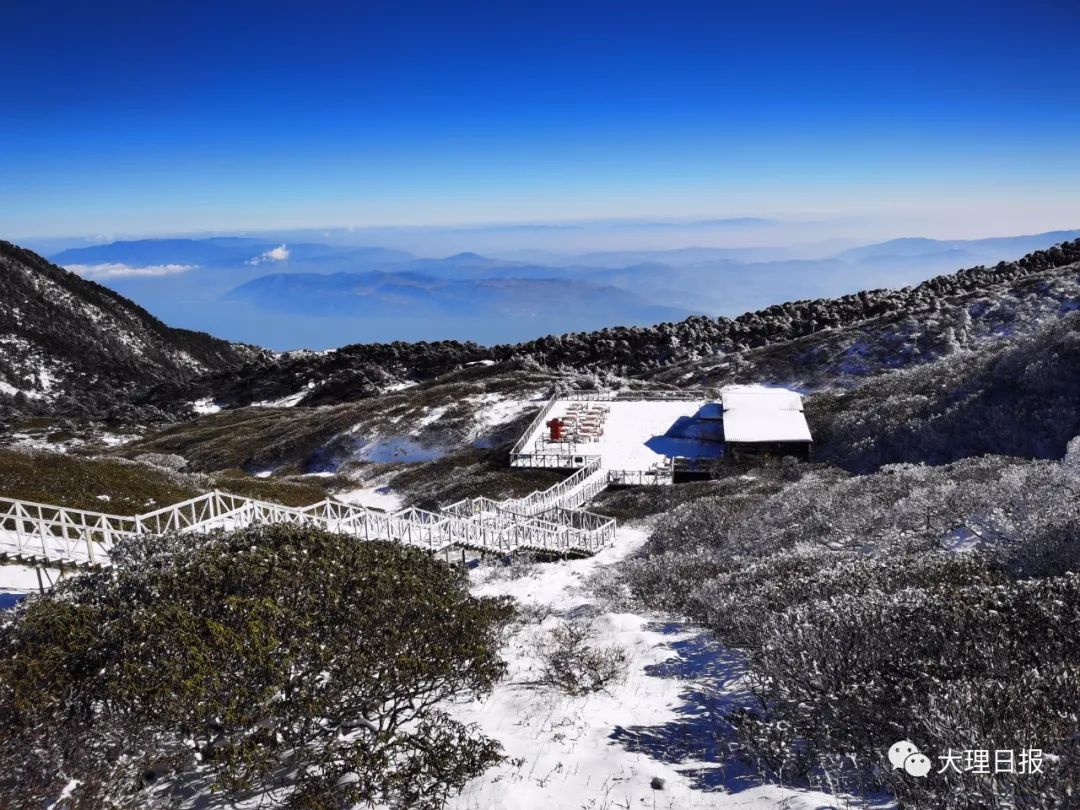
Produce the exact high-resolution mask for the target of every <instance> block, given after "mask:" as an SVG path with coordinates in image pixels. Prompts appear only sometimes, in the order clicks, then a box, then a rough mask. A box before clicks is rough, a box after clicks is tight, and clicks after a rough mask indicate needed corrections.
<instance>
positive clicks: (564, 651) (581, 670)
mask: <svg viewBox="0 0 1080 810" xmlns="http://www.w3.org/2000/svg"><path fill="white" fill-rule="evenodd" d="M592 635H593V634H592V631H591V629H590V628H589V627H588V625H586V624H585V623H583V622H563V623H562V624H560V625H558V626H557V627H555V628H553V629H552V630H550V631H548V633H547V635H546V636H545V637H544V639H543V640H542V641H541V643H540V662H541V667H542V668H541V673H540V682H541V683H543V684H544V685H545V686H549V687H551V688H552V689H557V690H559V691H560V692H564V693H566V694H568V695H587V694H589V693H591V692H600V691H603V690H604V689H606V688H607V687H608V686H610V685H612V684H615V683H618V682H619V681H620V680H622V679H623V678H624V677H625V676H626V671H627V668H628V666H629V661H628V656H627V653H626V650H624V649H623V648H622V647H619V646H618V645H615V644H610V645H605V646H594V645H593V644H591V643H590V641H591V640H592Z"/></svg>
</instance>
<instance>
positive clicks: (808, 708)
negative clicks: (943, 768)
mask: <svg viewBox="0 0 1080 810" xmlns="http://www.w3.org/2000/svg"><path fill="white" fill-rule="evenodd" d="M881 565H882V563H881V562H880V561H875V560H867V562H866V566H865V569H866V570H865V571H864V572H863V571H860V570H858V569H857V568H855V569H851V570H849V571H848V572H847V576H849V577H851V578H856V577H861V576H864V575H865V576H867V577H869V578H871V579H872V578H874V577H875V576H877V575H876V573H875V572H873V571H871V570H870V569H872V568H874V567H878V566H881ZM886 566H887V564H886ZM947 580H948V578H945V581H942V582H941V583H939V584H935V585H924V586H916V587H903V588H899V589H896V587H895V586H896V585H899V582H894V583H893V587H892V588H889V587H885V588H877V587H875V588H874V589H872V590H869V591H867V592H865V593H857V594H856V593H843V594H841V595H836V596H832V597H831V598H827V599H819V600H813V601H808V602H805V603H802V604H797V605H795V606H793V607H790V608H788V609H787V610H782V611H778V612H776V613H772V614H767V615H765V616H763V617H761V621H762V624H763V625H764V626H763V628H762V629H761V631H760V633H759V637H758V643H757V645H756V646H755V647H754V648H753V649H752V650H751V653H750V664H751V677H752V681H753V684H754V688H755V691H756V692H757V694H758V697H759V698H760V700H761V704H762V705H763V706H765V707H766V708H765V710H764V712H763V713H761V714H760V715H759V716H751V715H748V714H744V715H743V716H741V717H739V718H737V725H738V727H739V734H740V738H741V742H742V743H743V745H744V749H745V751H747V752H748V753H749V754H750V755H751V756H753V757H756V758H757V759H758V761H759V763H761V765H762V766H763V767H765V768H767V769H771V770H774V771H777V772H781V773H784V774H785V775H786V776H788V777H791V776H792V775H795V774H796V773H798V772H802V773H803V774H808V773H810V772H811V771H812V770H813V769H814V768H815V767H816V766H817V765H819V764H820V763H825V762H832V763H835V762H837V761H839V760H840V759H842V758H843V757H844V756H845V755H853V757H854V760H851V759H849V763H851V764H850V765H849V771H851V772H853V773H850V774H849V778H851V779H859V780H864V781H865V780H868V781H870V782H871V783H872V784H876V785H880V786H885V787H888V788H889V789H890V790H892V791H893V792H894V793H895V794H896V795H897V796H898V797H899V798H900V799H901V800H902V801H904V802H905V803H906V804H910V805H911V806H927V807H930V806H932V807H939V808H964V810H975V808H984V807H1003V806H1022V807H1047V808H1049V807H1065V806H1070V805H1071V801H1072V799H1074V798H1075V797H1076V796H1077V795H1078V794H1077V791H1078V790H1080V721H1078V719H1077V715H1076V711H1075V707H1076V706H1077V705H1078V701H1080V649H1078V645H1077V644H1076V639H1075V635H1074V634H1075V628H1076V627H1078V626H1080V575H1075V574H1070V575H1068V576H1064V577H1057V578H1051V579H1042V580H1028V581H1022V582H1005V583H999V584H995V583H992V582H982V583H976V584H967V585H964V584H960V583H957V582H950V581H947ZM898 739H911V740H913V741H915V742H916V744H917V745H919V746H920V748H921V750H923V751H924V752H927V753H929V754H931V755H932V756H933V761H934V763H935V767H936V766H938V765H940V762H939V761H938V759H937V757H938V756H941V755H944V754H945V753H946V751H948V750H949V749H952V750H953V751H963V750H965V749H991V750H995V749H1014V750H1023V749H1027V748H1038V749H1042V750H1044V751H1046V752H1047V753H1052V754H1054V755H1056V756H1058V757H1060V759H1057V760H1054V761H1052V762H1047V763H1045V764H1044V773H1043V774H1041V775H1040V774H1024V775H1019V774H995V775H993V776H990V775H985V776H981V775H978V774H974V773H962V774H956V773H951V772H947V773H944V774H937V773H935V774H933V775H932V776H931V778H929V779H926V780H918V779H913V778H911V777H909V776H907V775H905V774H904V773H903V772H902V771H892V770H890V769H889V768H888V766H887V763H886V761H885V759H884V755H885V752H886V751H887V750H888V748H889V746H890V745H891V744H892V743H893V742H895V741H896V740H898Z"/></svg>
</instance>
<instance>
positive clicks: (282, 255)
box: [246, 245, 289, 264]
mask: <svg viewBox="0 0 1080 810" xmlns="http://www.w3.org/2000/svg"><path fill="white" fill-rule="evenodd" d="M287 258H289V249H288V248H287V247H286V246H285V245H278V246H277V247H276V248H272V249H271V250H268V251H266V252H265V253H260V254H259V255H258V256H256V257H255V258H254V259H248V260H247V262H246V263H247V264H264V263H265V262H283V261H285V260H286V259H287Z"/></svg>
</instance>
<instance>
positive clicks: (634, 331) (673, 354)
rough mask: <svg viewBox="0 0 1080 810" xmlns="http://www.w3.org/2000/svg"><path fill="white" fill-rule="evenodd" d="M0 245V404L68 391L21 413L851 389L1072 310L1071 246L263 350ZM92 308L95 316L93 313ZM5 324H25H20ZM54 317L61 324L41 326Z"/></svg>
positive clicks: (1077, 275) (1076, 250)
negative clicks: (816, 291)
mask: <svg viewBox="0 0 1080 810" xmlns="http://www.w3.org/2000/svg"><path fill="white" fill-rule="evenodd" d="M4 255H5V267H6V269H8V272H7V273H6V274H5V279H6V283H7V284H9V285H10V284H12V283H13V282H14V281H16V280H18V281H19V282H20V285H21V286H19V287H18V290H19V292H17V293H16V292H15V289H14V288H13V290H12V293H11V294H10V295H8V296H7V298H6V300H7V301H9V302H13V301H24V302H26V303H24V304H23V305H22V306H21V308H20V307H19V306H15V307H11V306H9V307H8V308H7V309H6V310H4V312H5V315H6V317H7V319H8V327H7V329H6V330H5V332H6V333H7V334H8V336H9V337H8V338H7V339H8V340H9V342H11V345H12V346H13V348H17V350H13V351H11V352H9V353H8V355H10V359H7V360H6V367H5V368H4V369H3V377H0V379H3V380H5V381H6V385H7V386H8V388H7V389H5V391H6V394H5V395H4V396H5V399H6V400H7V401H8V402H9V403H11V402H12V401H13V397H14V393H15V391H16V390H23V391H26V392H27V394H28V395H29V394H39V395H41V394H47V390H46V389H47V388H48V380H49V379H52V378H55V379H57V380H60V381H63V386H62V388H63V390H65V391H66V392H70V393H72V394H74V395H75V397H74V398H69V399H67V400H65V401H64V402H59V403H57V402H53V401H52V400H51V399H50V398H49V397H47V396H39V398H37V399H36V400H35V401H34V402H33V403H31V404H30V405H27V403H25V402H24V405H23V408H22V410H26V411H28V412H42V411H49V412H54V413H62V414H69V415H79V414H82V413H85V412H86V410H87V408H88V407H90V406H88V405H87V403H93V402H97V401H102V402H107V403H113V404H115V403H116V402H117V401H118V400H124V401H127V402H132V403H136V404H137V405H138V406H139V407H145V406H153V407H154V408H156V409H161V410H167V411H171V412H172V413H174V414H175V415H177V416H180V415H183V414H185V413H190V411H188V410H187V409H188V407H189V406H188V405H187V403H189V402H192V401H194V400H197V399H204V398H210V399H213V400H214V401H216V403H217V404H218V405H220V406H223V407H233V406H241V405H245V404H249V403H251V402H257V401H275V400H278V399H281V398H284V397H293V398H295V399H294V401H296V400H298V401H299V402H300V404H304V405H317V404H330V403H335V402H343V401H348V400H350V399H357V398H364V397H370V396H374V395H377V394H378V393H380V392H381V391H385V390H387V389H388V388H393V387H398V386H401V385H404V384H410V383H415V382H422V381H425V380H430V379H433V378H434V377H436V376H438V375H440V374H444V373H446V372H447V371H448V370H451V369H454V368H457V367H459V366H462V365H465V364H468V363H478V362H481V361H484V362H491V363H501V364H505V363H512V364H518V365H521V364H524V365H529V364H534V365H540V366H546V367H549V368H553V369H558V368H565V369H568V370H575V371H578V372H586V373H597V374H602V375H615V376H618V377H623V378H635V377H636V378H644V379H650V380H655V381H656V382H660V383H665V384H670V385H674V386H678V387H685V386H693V385H699V384H713V383H721V382H724V381H727V380H731V379H757V380H775V381H778V382H785V383H787V384H797V385H803V386H806V387H810V388H820V387H829V386H833V385H837V384H839V385H853V384H855V382H857V381H858V380H859V379H861V378H863V377H866V376H869V375H873V374H875V373H877V372H879V371H882V370H887V369H890V368H901V367H905V366H908V365H917V364H921V363H926V362H929V361H932V360H935V359H938V358H940V357H944V356H947V355H949V354H951V353H954V352H956V351H958V350H960V349H963V348H970V347H972V346H976V345H979V344H980V343H981V342H985V341H994V340H999V339H1002V338H1009V337H1013V336H1017V335H1022V334H1027V333H1029V332H1031V331H1033V330H1034V329H1035V328H1036V326H1037V324H1038V323H1039V322H1041V321H1043V320H1045V319H1046V318H1048V317H1051V316H1058V315H1061V314H1064V313H1065V312H1067V311H1069V310H1070V309H1073V308H1076V307H1078V306H1080V268H1078V267H1077V266H1076V263H1077V262H1080V240H1077V241H1074V242H1069V243H1065V244H1062V245H1060V246H1055V247H1053V248H1051V249H1049V250H1045V251H1037V252H1035V253H1032V254H1030V255H1028V256H1026V257H1024V258H1023V259H1020V260H1018V261H1016V262H1001V263H999V264H997V265H995V266H994V267H974V268H970V269H967V270H961V271H959V272H957V273H953V274H950V275H946V276H939V277H936V278H933V279H930V280H928V281H925V282H923V283H922V284H919V285H916V286H914V287H906V288H903V289H899V290H871V291H864V292H860V293H857V294H854V295H846V296H841V297H839V298H833V299H814V300H803V301H792V302H788V303H785V304H778V305H775V306H771V307H767V308H765V309H762V310H759V311H756V312H749V313H746V314H744V315H740V316H739V317H737V318H733V319H732V318H708V317H703V316H697V317H691V318H687V319H685V320H682V321H679V322H673V323H662V324H659V325H657V326H651V327H616V328H609V329H601V330H598V331H595V332H583V333H570V334H565V335H550V336H547V337H543V338H538V339H536V340H531V341H527V342H524V343H516V344H504V345H499V346H493V347H483V346H480V345H477V344H475V343H469V342H460V341H433V342H423V341H421V342H411V343H408V342H395V343H386V344H354V345H350V346H345V347H342V348H340V349H337V350H333V351H329V352H293V353H285V354H281V355H273V354H271V353H269V352H265V351H262V350H257V349H253V348H250V347H245V346H237V345H236V344H230V343H227V342H224V341H220V340H217V339H215V338H211V337H209V336H208V335H202V334H197V333H190V332H186V331H184V330H174V329H170V328H169V327H166V326H165V325H164V324H162V323H161V322H160V321H157V320H156V319H154V318H153V317H152V316H150V315H149V314H148V313H146V312H145V311H144V310H142V309H141V308H139V307H138V306H136V305H134V304H132V303H130V302H129V301H127V300H126V299H124V298H123V297H121V296H119V295H117V294H116V293H113V292H111V291H109V290H107V289H105V288H104V287H101V286H100V285H97V284H94V283H93V282H88V281H85V280H83V279H79V278H77V277H76V276H74V275H72V274H70V273H67V272H65V271H63V270H61V269H60V268H57V267H54V266H52V265H49V264H48V263H47V262H45V261H44V260H42V259H40V258H39V257H37V256H35V255H34V254H32V253H30V252H28V251H22V250H19V249H18V248H14V247H13V246H6V248H5V254H4ZM457 260H458V261H459V262H464V263H467V264H468V263H471V262H473V261H474V259H473V258H472V257H457ZM328 278H332V277H328ZM35 284H36V285H37V286H35ZM42 285H44V286H42ZM510 286H511V288H512V287H513V285H510ZM69 290H70V291H74V294H73V293H69V292H67V291H69ZM50 291H57V292H50ZM50 295H51V298H50ZM80 296H81V297H80ZM52 299H55V300H52ZM64 302H66V303H64ZM100 302H107V306H105V305H102V304H100ZM31 304H32V306H31ZM103 306H104V309H105V311H106V312H107V313H108V319H107V320H106V321H103V320H102V319H103V317H105V316H103V315H101V314H99V310H100V309H101V308H102V307H103ZM27 313H32V314H31V315H30V316H29V317H27ZM20 318H21V319H22V320H24V321H27V323H28V324H30V325H29V326H25V325H22V324H21V323H20V321H19V319H20ZM59 318H62V319H63V320H64V326H63V327H62V328H60V329H57V328H55V327H49V326H48V324H55V323H56V322H57V319H59ZM106 323H107V325H104V324H106ZM18 341H22V343H18ZM16 344H18V345H16ZM39 369H44V371H45V377H42V375H41V371H40V370H39ZM151 384H152V385H153V388H150V385H151ZM58 390H59V389H58ZM54 398H55V397H54ZM76 400H77V401H76Z"/></svg>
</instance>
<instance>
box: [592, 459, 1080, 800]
mask: <svg viewBox="0 0 1080 810" xmlns="http://www.w3.org/2000/svg"><path fill="white" fill-rule="evenodd" d="M750 477H751V479H753V480H750V481H745V480H743V479H736V482H739V481H742V483H744V484H746V486H747V488H746V490H745V491H744V492H743V493H742V494H741V495H740V496H738V497H706V498H701V499H698V500H696V501H694V502H693V503H692V504H691V505H690V506H689V507H685V508H676V509H675V510H673V511H672V512H670V513H668V514H667V515H665V516H663V517H661V518H660V519H659V520H658V521H657V523H656V525H655V527H654V531H653V533H652V536H651V538H650V540H649V542H648V543H647V545H646V547H645V549H644V551H643V553H642V554H641V555H640V556H639V557H638V558H636V559H632V560H629V561H627V562H625V563H624V564H623V565H622V567H621V570H620V580H621V582H617V583H611V582H606V583H604V585H605V590H606V592H607V593H608V595H614V596H616V597H617V596H619V595H620V594H622V595H624V597H625V595H627V594H628V595H629V598H630V599H631V600H632V601H634V602H636V603H637V604H639V605H641V604H643V605H645V606H648V607H651V608H654V609H659V610H662V611H666V612H669V613H673V614H676V615H680V616H684V617H688V618H690V619H691V620H692V621H694V622H695V623H698V624H701V625H703V626H705V627H707V628H709V629H710V630H712V631H713V632H714V633H715V634H716V636H717V638H718V639H720V640H721V641H722V642H723V643H724V644H726V645H728V646H730V647H733V648H738V649H741V650H743V651H744V653H745V656H746V662H747V667H748V682H749V684H750V685H751V687H752V690H753V692H754V694H755V695H756V697H757V703H756V704H755V705H753V706H747V707H745V708H744V709H743V710H741V711H739V712H736V713H734V714H732V715H731V716H729V717H728V718H727V719H728V722H729V723H730V724H731V732H730V733H731V735H732V738H733V740H737V741H738V743H739V744H740V746H741V753H742V755H743V756H744V757H745V758H746V759H747V760H748V761H750V762H751V763H753V764H754V765H756V766H757V767H758V768H759V769H760V771H761V773H762V775H763V777H765V778H769V779H776V780H779V781H782V782H783V783H785V784H799V783H802V784H813V785H815V786H817V787H819V788H824V789H828V790H833V791H836V792H856V793H857V792H861V791H867V790H870V791H874V790H881V789H888V790H889V791H891V792H892V793H893V794H895V795H896V796H897V797H898V798H900V799H901V801H903V802H904V803H905V806H907V805H910V806H913V807H923V806H925V807H936V808H945V809H946V810H975V809H976V808H984V807H999V806H1017V807H1040V808H1051V807H1065V806H1070V804H1071V802H1073V801H1074V800H1075V797H1076V796H1077V795H1080V794H1078V791H1080V721H1078V720H1077V716H1076V712H1075V706H1076V705H1077V701H1078V699H1080V648H1078V647H1077V645H1076V644H1075V633H1076V628H1077V627H1080V542H1078V540H1080V501H1078V499H1077V498H1076V497H1074V494H1073V493H1075V492H1076V491H1077V490H1078V489H1080V440H1078V441H1074V442H1072V443H1071V444H1070V446H1069V452H1068V454H1067V455H1066V457H1065V459H1064V460H1062V461H1060V462H1052V461H1023V460H1020V459H1010V458H1001V457H985V458H979V459H967V460H965V461H963V462H958V463H955V464H952V465H948V466H944V467H926V466H921V465H907V464H904V465H892V466H887V467H884V468H882V469H881V470H880V471H879V472H877V473H874V474H870V475H862V476H849V475H846V474H844V473H842V472H840V471H837V470H835V469H832V470H830V469H826V468H819V469H806V470H803V471H802V474H801V475H800V476H799V477H798V480H786V481H785V480H784V478H785V477H787V478H789V479H790V478H792V476H790V475H787V476H784V475H781V476H777V477H776V478H774V479H773V483H772V484H771V485H769V486H766V485H765V484H764V481H765V479H766V478H767V477H768V476H758V475H751V476H750ZM721 483H723V482H721ZM619 586H621V588H622V589H623V590H621V591H620V588H619ZM898 739H911V740H913V741H915V742H916V743H917V744H918V745H919V746H920V748H921V750H923V751H924V752H928V753H930V754H931V755H932V761H933V763H934V767H935V773H933V774H931V776H930V777H929V778H927V779H925V780H919V779H915V778H913V777H910V776H908V775H906V774H904V773H903V772H902V771H893V770H891V769H890V768H889V766H888V763H887V761H886V760H885V758H884V757H885V752H887V750H888V749H889V747H890V746H891V745H892V743H894V742H896V740H898ZM950 748H951V749H952V750H953V751H963V750H966V749H990V750H995V749H1013V750H1015V751H1021V750H1026V749H1029V748H1035V749H1042V750H1044V751H1046V752H1047V753H1048V754H1053V755H1054V756H1053V758H1052V761H1051V760H1050V759H1048V760H1047V762H1046V763H1044V765H1043V773H1042V774H1016V773H1014V774H990V775H978V774H973V773H953V772H951V771H950V772H949V773H948V774H937V773H936V770H937V769H938V768H939V767H940V765H941V762H940V761H939V759H938V757H939V756H944V755H946V753H947V752H948V750H949V749H950Z"/></svg>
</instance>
